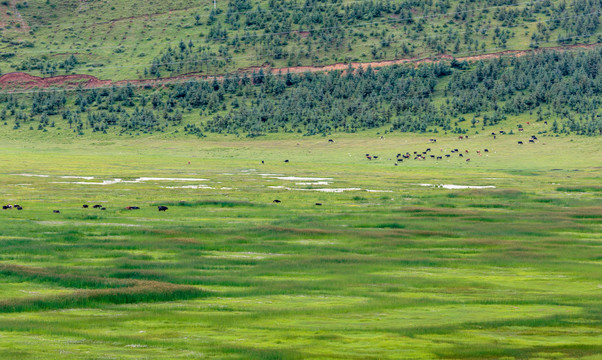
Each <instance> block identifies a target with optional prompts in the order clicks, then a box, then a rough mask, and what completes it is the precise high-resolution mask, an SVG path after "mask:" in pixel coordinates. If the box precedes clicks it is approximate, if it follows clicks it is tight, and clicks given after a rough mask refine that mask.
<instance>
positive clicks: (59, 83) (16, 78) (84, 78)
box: [0, 43, 602, 90]
mask: <svg viewBox="0 0 602 360" xmlns="http://www.w3.org/2000/svg"><path fill="white" fill-rule="evenodd" d="M601 45H602V44H600V43H598V44H589V45H580V44H577V45H568V46H557V47H549V48H542V49H536V50H507V51H501V52H495V53H489V54H482V55H471V56H464V57H456V58H455V59H456V60H458V61H478V60H484V59H495V58H500V57H503V56H523V55H526V54H532V53H537V52H542V51H551V50H552V51H570V50H575V49H589V48H594V47H599V46H601ZM453 58H454V57H453V56H450V55H446V54H442V55H437V56H434V57H430V58H408V59H399V60H383V61H373V62H365V63H361V62H353V63H351V64H349V63H337V64H331V65H324V66H293V67H284V68H271V67H269V66H255V67H249V68H245V69H240V70H239V71H238V72H239V73H242V74H244V73H252V72H253V71H256V70H259V69H264V70H266V71H271V72H272V73H279V72H281V73H287V72H291V73H304V72H307V71H309V72H320V71H333V70H347V69H348V68H349V66H351V68H353V69H357V68H359V67H363V68H366V67H368V66H371V67H373V68H379V67H383V66H391V65H397V64H415V65H418V64H423V63H434V62H439V61H444V60H451V59H453ZM223 77H224V75H223V74H222V75H201V74H195V73H191V74H185V75H180V76H174V77H167V78H160V79H145V80H120V81H112V80H100V79H98V78H96V77H95V76H92V75H83V74H82V75H78V74H74V75H59V76H53V77H47V78H42V77H38V76H33V75H29V74H27V73H22V72H15V73H8V74H4V75H2V76H0V88H2V89H12V90H23V89H33V88H50V87H61V88H68V89H73V88H77V87H78V86H81V87H83V88H87V89H90V88H98V87H108V86H113V85H115V86H123V85H126V84H131V85H133V86H153V87H154V86H160V85H163V84H169V83H177V82H183V81H187V80H206V79H214V78H215V79H218V80H220V79H222V78H223Z"/></svg>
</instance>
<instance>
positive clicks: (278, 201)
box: [272, 199, 282, 204]
mask: <svg viewBox="0 0 602 360" xmlns="http://www.w3.org/2000/svg"><path fill="white" fill-rule="evenodd" d="M272 202H273V203H276V204H278V203H281V202H282V201H280V200H278V199H276V200H274V201H272Z"/></svg>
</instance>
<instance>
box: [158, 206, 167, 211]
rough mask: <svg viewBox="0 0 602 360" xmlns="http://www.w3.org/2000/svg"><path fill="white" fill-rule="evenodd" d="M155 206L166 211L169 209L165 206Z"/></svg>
mask: <svg viewBox="0 0 602 360" xmlns="http://www.w3.org/2000/svg"><path fill="white" fill-rule="evenodd" d="M157 208H158V209H159V211H167V209H169V208H168V207H167V206H157Z"/></svg>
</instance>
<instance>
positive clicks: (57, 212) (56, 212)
mask: <svg viewBox="0 0 602 360" xmlns="http://www.w3.org/2000/svg"><path fill="white" fill-rule="evenodd" d="M52 212H53V213H55V214H60V213H61V211H60V210H52Z"/></svg>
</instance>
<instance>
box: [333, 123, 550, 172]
mask: <svg viewBox="0 0 602 360" xmlns="http://www.w3.org/2000/svg"><path fill="white" fill-rule="evenodd" d="M519 131H522V129H519ZM499 134H502V135H503V134H505V132H504V131H503V130H500V131H499ZM491 135H492V136H493V138H494V139H495V138H496V135H498V134H496V133H495V132H492V133H491ZM465 139H468V135H461V136H458V140H465ZM536 141H538V139H537V136H535V135H531V137H530V138H529V143H530V144H534V143H535V142H536ZM329 142H330V140H329ZM436 142H437V139H429V143H436ZM523 144H524V143H523V142H522V141H518V145H523ZM439 151H440V152H441V153H443V152H444V150H443V148H440V149H439ZM488 152H489V149H483V150H482V151H481V150H476V151H475V154H476V155H477V156H482V153H488ZM453 154H457V155H458V157H461V158H463V159H464V160H465V161H466V162H470V158H469V157H468V156H469V154H470V151H469V150H467V149H463V150H460V149H458V148H455V149H452V150H451V151H450V154H441V155H436V154H433V153H432V150H431V148H430V147H429V148H426V149H425V150H424V151H413V152H412V153H410V152H409V151H408V152H406V153H398V154H397V155H396V157H395V160H396V162H395V163H394V165H395V166H397V165H398V163H400V162H403V161H404V160H410V159H414V160H426V159H429V158H430V159H434V160H443V159H444V158H451V157H452V156H453ZM365 157H366V159H367V160H377V159H378V158H379V156H378V155H374V154H366V155H365ZM388 160H391V158H389V159H388Z"/></svg>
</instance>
